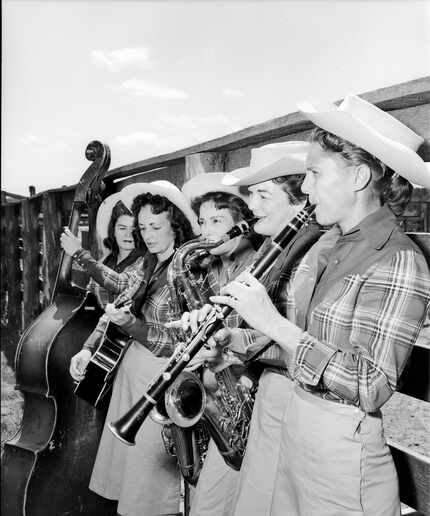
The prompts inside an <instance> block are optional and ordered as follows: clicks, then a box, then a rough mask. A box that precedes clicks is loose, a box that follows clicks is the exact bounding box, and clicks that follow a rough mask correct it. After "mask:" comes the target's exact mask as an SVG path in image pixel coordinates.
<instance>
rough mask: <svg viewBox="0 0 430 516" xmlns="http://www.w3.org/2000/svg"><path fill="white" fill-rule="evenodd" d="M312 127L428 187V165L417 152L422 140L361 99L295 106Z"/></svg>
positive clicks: (429, 170) (346, 98)
mask: <svg viewBox="0 0 430 516" xmlns="http://www.w3.org/2000/svg"><path fill="white" fill-rule="evenodd" d="M298 108H299V110H300V111H301V112H302V113H303V114H304V115H305V116H306V118H309V120H311V121H312V122H313V123H314V124H315V125H317V126H318V127H321V128H322V129H325V130H326V131H329V132H330V133H333V134H335V135H337V136H339V137H340V138H343V139H344V140H347V141H349V142H351V143H353V144H354V145H357V146H358V147H361V148H362V149H364V150H366V151H367V152H369V153H370V154H372V155H373V156H376V157H377V158H379V159H380V160H381V161H382V162H383V163H384V164H385V165H388V166H389V167H390V168H392V169H393V170H394V172H397V173H398V174H399V175H401V176H403V177H404V178H406V179H408V180H409V181H410V182H411V183H415V184H418V185H421V186H424V187H427V188H430V168H429V163H425V162H424V161H423V159H422V158H421V157H420V156H418V154H417V153H416V151H417V150H418V148H419V147H420V145H421V144H422V143H423V141H424V139H423V138H422V137H421V136H419V135H418V134H416V133H415V132H414V131H412V130H411V129H409V127H407V126H406V125H404V124H402V122H400V121H399V120H397V119H396V118H394V117H393V116H391V115H390V114H388V113H386V112H385V111H383V110H382V109H380V108H378V107H377V106H375V105H373V104H371V103H370V102H367V101H365V100H363V99H361V98H360V97H357V96H355V95H350V96H347V97H345V99H344V100H343V102H342V103H341V104H340V105H339V107H338V106H336V105H335V104H326V105H318V106H314V105H313V104H311V103H308V102H301V103H299V104H298Z"/></svg>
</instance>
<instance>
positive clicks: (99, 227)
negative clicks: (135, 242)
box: [96, 192, 131, 242]
mask: <svg viewBox="0 0 430 516" xmlns="http://www.w3.org/2000/svg"><path fill="white" fill-rule="evenodd" d="M119 201H122V202H123V203H124V205H125V206H126V207H127V208H128V209H129V210H130V209H131V206H128V205H127V203H125V202H124V200H123V199H122V197H121V193H120V192H117V193H114V194H112V195H109V196H108V197H106V198H105V199H103V201H102V202H101V204H100V206H99V209H98V210H97V218H96V232H97V235H98V237H99V238H100V239H101V241H102V242H103V240H104V239H105V238H106V237H107V236H108V227H109V222H110V219H111V217H112V210H113V208H114V206H115V205H116V204H117V202H119ZM130 215H131V213H130Z"/></svg>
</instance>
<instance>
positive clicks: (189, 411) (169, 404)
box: [164, 221, 256, 470]
mask: <svg viewBox="0 0 430 516" xmlns="http://www.w3.org/2000/svg"><path fill="white" fill-rule="evenodd" d="M253 222H254V221H251V222H250V224H252V223H253ZM241 224H242V225H239V227H238V230H239V231H240V233H239V234H241V233H242V234H243V233H247V232H248V231H249V224H247V225H243V224H246V223H241ZM236 235H237V231H236V226H235V227H234V228H233V229H232V230H230V231H229V232H228V233H227V235H226V236H225V237H224V238H223V240H222V241H226V240H227V239H230V238H233V237H234V236H236ZM220 243H222V242H220V241H218V242H216V243H210V242H204V241H202V240H194V241H191V242H188V243H186V244H184V245H183V246H182V247H181V248H180V249H179V250H178V251H177V252H176V254H175V256H174V258H173V260H172V263H171V267H170V268H169V271H168V276H167V284H168V286H169V291H170V298H171V310H170V317H171V319H172V320H177V319H179V318H180V317H181V315H182V313H183V312H185V311H191V310H193V309H198V308H201V307H202V306H203V305H204V304H205V303H207V302H208V299H205V298H204V297H203V295H202V290H201V288H200V287H201V285H202V283H203V282H204V275H205V274H204V271H205V269H206V268H207V267H208V266H209V260H210V256H211V255H210V254H209V250H210V249H212V248H214V247H217V246H218V245H220ZM180 333H181V332H180ZM181 337H183V335H180V336H179V340H183V338H181ZM230 357H231V355H230ZM212 383H213V384H214V385H213V387H212V388H211V389H210V388H207V386H205V384H204V383H203V381H202V378H201V377H200V376H199V375H198V374H197V373H195V372H190V371H185V372H183V373H182V374H181V375H180V376H179V377H178V378H177V379H176V381H175V382H174V384H173V385H172V386H171V387H170V388H169V389H168V390H167V392H166V394H165V397H164V409H165V412H166V413H167V414H168V416H169V418H170V421H172V422H173V423H175V425H177V426H178V427H181V428H183V429H186V428H190V427H195V426H196V425H202V424H203V428H204V429H207V432H209V434H210V436H211V437H212V438H213V440H214V442H215V444H216V445H217V447H218V450H219V451H220V453H221V455H222V456H223V458H224V460H225V462H226V463H227V464H228V465H229V466H230V467H232V468H233V469H235V470H239V469H240V466H241V463H242V458H243V455H244V453H245V447H246V442H247V438H248V430H249V425H250V421H251V415H252V408H253V404H254V398H255V392H256V383H253V382H251V381H250V380H248V382H247V381H246V380H245V379H244V378H243V377H241V378H240V380H239V381H238V379H237V378H236V377H235V376H234V374H233V372H232V369H231V368H230V367H226V368H224V369H223V370H221V371H219V372H217V373H215V382H212ZM205 445H206V448H207V442H206V443H205ZM206 448H205V449H204V450H201V451H202V454H203V455H204V454H205V452H206ZM201 456H202V455H201Z"/></svg>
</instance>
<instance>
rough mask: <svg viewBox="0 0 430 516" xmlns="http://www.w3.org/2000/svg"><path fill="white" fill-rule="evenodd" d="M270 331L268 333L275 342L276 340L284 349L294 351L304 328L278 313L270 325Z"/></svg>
mask: <svg viewBox="0 0 430 516" xmlns="http://www.w3.org/2000/svg"><path fill="white" fill-rule="evenodd" d="M268 328H269V333H268V334H267V336H268V337H270V338H271V339H272V340H273V341H274V342H276V343H277V344H278V345H279V346H280V347H281V348H282V349H283V350H284V351H286V352H290V353H291V352H292V353H294V352H295V350H296V348H297V346H298V344H299V342H300V339H301V338H302V335H303V330H302V329H301V328H299V327H298V326H296V325H295V324H293V323H292V322H290V321H289V320H288V319H286V318H285V317H283V316H282V315H281V314H280V313H277V315H276V317H275V318H274V319H273V321H271V324H270V325H268Z"/></svg>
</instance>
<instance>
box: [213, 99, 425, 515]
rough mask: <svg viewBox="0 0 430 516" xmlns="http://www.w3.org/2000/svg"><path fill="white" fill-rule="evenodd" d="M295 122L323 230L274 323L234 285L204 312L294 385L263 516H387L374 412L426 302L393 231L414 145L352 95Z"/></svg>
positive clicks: (413, 254) (416, 266) (394, 505)
mask: <svg viewBox="0 0 430 516" xmlns="http://www.w3.org/2000/svg"><path fill="white" fill-rule="evenodd" d="M301 110H302V112H303V113H304V115H305V116H306V117H308V118H309V119H310V120H312V121H313V122H314V123H315V125H316V126H317V128H316V129H315V131H314V132H313V133H312V136H311V139H310V150H309V153H308V156H307V159H306V178H305V181H304V183H303V186H302V189H303V192H305V193H306V194H308V195H309V199H310V202H311V203H313V204H315V205H316V218H317V221H319V222H320V223H321V224H323V225H327V226H328V225H333V228H332V229H331V230H330V231H328V232H327V233H326V234H325V235H324V236H323V237H322V238H321V239H320V240H319V241H318V242H317V243H316V244H315V245H314V246H313V247H312V248H311V250H310V251H309V253H308V254H307V255H306V256H305V257H304V259H303V261H302V262H301V264H300V265H299V267H298V268H297V269H296V270H295V272H294V273H293V275H292V277H291V279H290V281H289V283H288V288H287V298H288V303H287V313H286V317H284V316H283V315H281V314H280V313H279V312H278V311H277V310H276V308H275V307H274V306H273V303H272V302H271V300H270V298H269V297H268V296H267V294H266V292H265V289H264V288H263V286H262V285H261V284H260V283H259V282H258V281H256V280H255V279H254V278H252V277H251V276H250V275H247V274H244V275H243V276H242V277H241V278H240V282H239V281H235V282H233V283H231V284H230V285H229V286H227V287H226V288H225V289H224V291H223V294H224V295H222V296H217V297H216V298H214V299H213V300H214V301H217V302H222V303H226V304H229V305H230V306H232V307H233V308H234V309H235V310H237V311H239V313H240V314H241V315H242V316H243V317H244V318H245V319H246V320H247V321H248V323H249V324H250V325H251V326H253V327H254V328H257V329H259V330H260V331H262V332H263V333H265V334H266V335H268V336H269V337H270V338H271V339H273V340H274V341H276V342H277V343H278V344H279V346H280V347H281V348H282V350H283V352H284V355H285V359H286V363H287V364H289V365H288V367H289V371H290V374H291V376H292V377H293V378H294V381H295V385H294V389H293V392H292V394H289V395H288V402H287V408H286V412H285V418H284V421H283V425H282V430H281V450H280V459H279V465H278V472H277V479H276V485H275V491H274V497H273V504H272V510H271V513H272V514H273V515H274V516H281V515H284V514H288V515H291V516H313V515H318V516H321V515H327V516H333V515H337V514H338V515H342V516H348V515H351V516H352V515H358V514H362V515H369V516H374V515H376V514H377V515H381V516H382V515H383V516H394V515H396V516H398V515H399V514H400V503H399V493H398V481H397V475H396V470H395V467H394V464H393V460H392V457H391V454H390V450H389V448H388V446H387V443H386V441H385V438H384V434H383V424H382V416H381V410H380V409H381V407H382V406H383V405H384V403H385V402H386V401H387V400H388V399H389V398H390V396H391V395H392V394H393V392H394V391H395V390H396V388H397V385H398V381H399V377H400V375H401V373H402V371H403V370H404V367H405V364H406V362H407V360H408V357H409V355H410V352H411V349H412V346H413V345H414V342H415V340H416V338H417V336H418V333H419V331H420V328H421V326H422V324H423V321H424V319H425V316H426V313H428V310H429V304H430V274H429V270H428V267H427V265H426V262H425V259H424V257H423V255H422V254H421V252H420V250H419V249H418V248H417V247H416V246H415V245H414V243H413V242H412V241H411V240H410V239H409V238H408V237H407V236H406V235H405V234H404V233H403V231H402V230H401V229H400V228H399V226H398V224H397V223H396V219H395V215H397V214H400V213H401V212H402V211H403V209H404V207H405V206H406V204H407V202H408V200H409V197H410V194H411V191H412V186H411V184H410V183H414V184H418V185H422V186H425V187H430V171H429V169H428V168H427V167H426V164H425V163H424V162H423V160H422V159H421V158H420V157H419V156H418V154H417V153H416V151H417V149H418V147H419V146H420V144H421V143H422V141H423V139H422V138H421V137H420V136H418V135H417V134H415V133H414V132H413V131H412V130H410V129H409V128H408V127H406V126H405V125H403V124H402V123H401V122H399V121H398V120H396V119H395V118H394V117H392V116H391V115H389V114H387V113H385V112H383V111H382V110H380V109H379V108H377V107H376V106H374V105H372V104H370V103H368V102H366V101H364V100H362V99H360V98H359V97H355V96H350V97H347V98H346V99H345V100H344V101H343V102H342V104H341V105H340V106H339V107H337V106H334V105H329V106H328V107H326V108H318V107H315V106H312V105H309V104H308V105H303V106H301ZM285 396H286V394H285V393H284V392H279V397H280V398H283V397H285ZM261 475H262V476H263V475H264V471H261Z"/></svg>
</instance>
